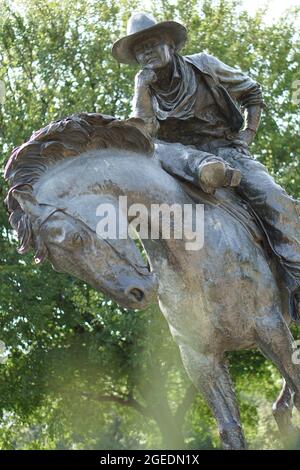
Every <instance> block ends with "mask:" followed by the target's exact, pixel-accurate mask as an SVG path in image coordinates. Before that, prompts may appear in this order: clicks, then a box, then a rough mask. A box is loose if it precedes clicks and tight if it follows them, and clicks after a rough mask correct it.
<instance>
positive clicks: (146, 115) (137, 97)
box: [131, 79, 159, 137]
mask: <svg viewBox="0 0 300 470" xmlns="http://www.w3.org/2000/svg"><path fill="white" fill-rule="evenodd" d="M131 116H132V117H137V118H140V119H143V121H144V122H145V125H146V129H147V131H148V133H149V134H150V136H152V137H155V136H156V135H157V132H158V129H159V123H158V120H157V118H156V115H155V113H154V110H153V105H152V98H151V94H150V91H149V88H146V87H141V86H138V85H137V80H136V79H135V85H134V96H133V100H132V113H131Z"/></svg>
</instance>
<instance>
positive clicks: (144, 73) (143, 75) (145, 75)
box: [135, 68, 157, 87]
mask: <svg viewBox="0 0 300 470" xmlns="http://www.w3.org/2000/svg"><path fill="white" fill-rule="evenodd" d="M135 79H136V83H137V86H143V87H148V86H149V85H151V83H155V82H156V80H157V76H156V73H155V72H154V70H152V69H147V68H146V69H142V70H140V72H138V73H137V75H136V77H135Z"/></svg>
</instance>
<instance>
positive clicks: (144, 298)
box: [91, 273, 158, 310]
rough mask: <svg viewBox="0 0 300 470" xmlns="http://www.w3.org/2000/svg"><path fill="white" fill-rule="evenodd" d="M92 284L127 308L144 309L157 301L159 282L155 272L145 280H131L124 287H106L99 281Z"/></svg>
mask: <svg viewBox="0 0 300 470" xmlns="http://www.w3.org/2000/svg"><path fill="white" fill-rule="evenodd" d="M91 285H92V286H93V287H94V289H96V290H97V291H100V292H102V293H103V294H105V295H107V297H109V298H112V299H113V300H115V302H117V303H118V304H119V305H120V306H121V307H125V308H133V309H138V310H144V309H146V308H147V307H149V306H150V305H151V304H153V303H155V302H156V301H157V290H158V282H157V279H156V276H155V274H154V273H149V275H147V276H145V277H144V278H143V282H141V281H139V282H136V283H135V282H131V283H128V285H127V286H126V287H125V288H122V289H121V288H117V287H116V288H114V287H113V286H110V287H109V288H105V287H104V286H103V285H102V283H99V284H98V282H97V281H96V282H92V283H91Z"/></svg>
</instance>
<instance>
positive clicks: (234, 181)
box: [198, 159, 241, 194]
mask: <svg viewBox="0 0 300 470" xmlns="http://www.w3.org/2000/svg"><path fill="white" fill-rule="evenodd" d="M240 181H241V172H240V171H239V170H237V169H235V168H232V167H231V166H230V165H228V164H227V163H225V162H223V161H221V160H217V159H216V160H211V161H205V162H203V163H201V165H200V166H199V168H198V183H199V186H200V187H201V189H202V190H203V191H204V192H205V193H210V194H212V193H214V192H215V190H216V189H217V188H222V187H228V186H229V187H230V186H231V187H236V186H238V185H239V184H240Z"/></svg>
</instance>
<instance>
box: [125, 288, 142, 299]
mask: <svg viewBox="0 0 300 470" xmlns="http://www.w3.org/2000/svg"><path fill="white" fill-rule="evenodd" d="M128 296H129V297H131V298H132V299H133V300H135V301H137V302H141V301H142V300H143V298H144V297H145V294H144V292H143V291H142V290H141V289H138V288H137V287H133V288H132V289H129V291H128Z"/></svg>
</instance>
